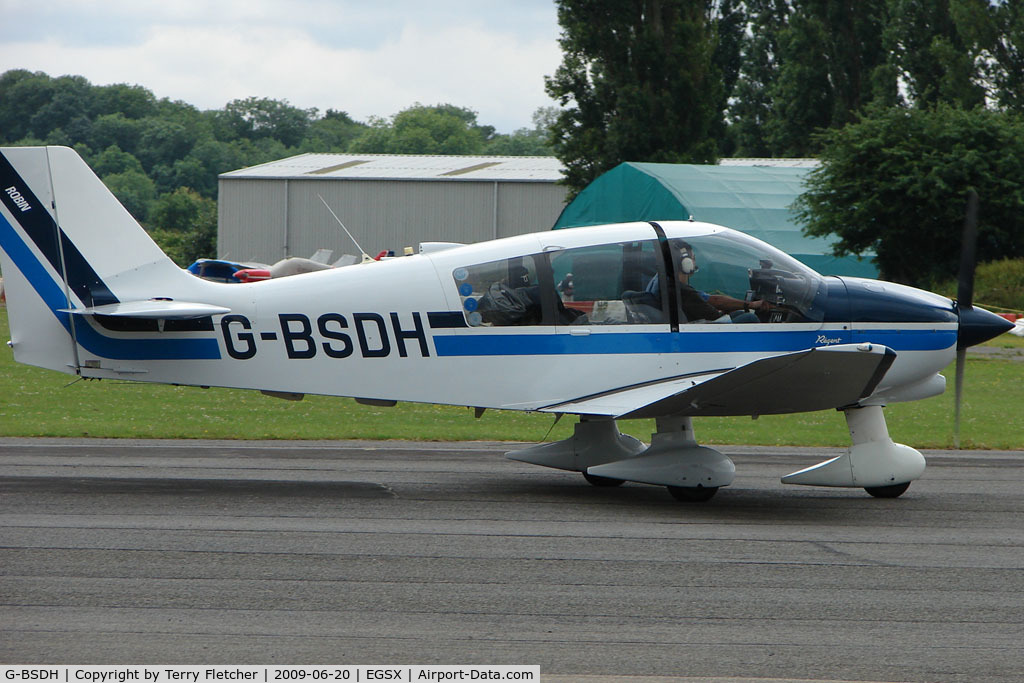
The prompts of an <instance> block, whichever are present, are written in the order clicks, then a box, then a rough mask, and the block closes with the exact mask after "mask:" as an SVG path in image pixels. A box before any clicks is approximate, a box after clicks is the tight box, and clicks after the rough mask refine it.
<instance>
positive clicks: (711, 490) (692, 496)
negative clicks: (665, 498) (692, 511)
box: [666, 486, 718, 503]
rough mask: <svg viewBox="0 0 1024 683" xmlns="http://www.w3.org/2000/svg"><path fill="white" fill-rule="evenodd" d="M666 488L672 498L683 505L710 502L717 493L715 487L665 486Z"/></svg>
mask: <svg viewBox="0 0 1024 683" xmlns="http://www.w3.org/2000/svg"><path fill="white" fill-rule="evenodd" d="M666 488H667V489H668V492H669V493H670V494H671V495H672V497H673V498H675V499H676V500H679V501H682V502H684V503H703V502H705V501H708V500H711V498H712V497H713V496H714V495H715V494H716V493H718V487H717V486H667V487H666Z"/></svg>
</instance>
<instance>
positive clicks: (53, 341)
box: [0, 147, 195, 373]
mask: <svg viewBox="0 0 1024 683" xmlns="http://www.w3.org/2000/svg"><path fill="white" fill-rule="evenodd" d="M0 203H2V206H0V267H2V271H3V275H4V287H5V290H6V294H7V306H8V313H9V322H10V327H11V342H12V347H13V348H14V353H15V359H16V360H17V361H19V362H22V363H28V364H30V365H38V366H40V367H46V368H51V369H54V370H61V371H63V372H72V373H74V372H77V371H78V369H79V367H80V362H79V345H80V344H83V345H84V342H83V341H82V338H81V335H80V334H79V330H76V328H82V331H85V328H89V325H88V324H87V323H86V322H85V321H83V320H82V319H81V316H76V315H71V311H75V312H84V311H89V310H90V309H94V308H96V307H101V306H103V307H110V306H111V305H116V304H120V303H122V302H127V301H134V300H138V299H140V298H144V299H149V298H152V297H156V296H161V294H163V295H165V296H166V295H169V294H170V292H171V291H172V290H174V289H176V288H177V287H179V286H182V285H185V289H186V291H187V290H188V287H187V285H186V283H187V281H188V280H190V279H195V278H192V276H190V275H188V274H187V273H185V272H184V271H182V270H181V269H180V268H178V267H177V266H176V265H175V264H174V262H173V261H171V260H170V259H169V258H168V257H167V256H166V255H165V254H164V253H163V252H162V251H161V250H160V248H159V247H158V246H157V245H156V244H155V243H154V242H153V240H152V239H150V237H149V235H148V234H146V232H145V230H143V229H142V227H141V226H140V225H139V224H138V223H137V222H136V221H135V219H133V218H132V216H131V215H130V214H129V213H128V212H127V211H126V210H125V209H124V207H122V206H121V204H120V203H119V202H118V201H117V199H116V198H115V197H114V196H113V195H112V194H111V193H110V191H109V190H107V188H106V187H105V186H104V185H103V183H102V182H101V181H100V179H99V178H97V177H96V175H95V174H94V173H93V172H92V170H90V169H89V167H88V166H86V164H85V162H84V161H82V159H81V157H79V156H78V154H77V153H75V152H74V150H71V149H68V148H67V147H5V148H0Z"/></svg>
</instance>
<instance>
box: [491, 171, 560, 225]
mask: <svg viewBox="0 0 1024 683" xmlns="http://www.w3.org/2000/svg"><path fill="white" fill-rule="evenodd" d="M566 192H567V190H566V188H565V187H564V186H562V185H556V184H555V183H500V184H499V186H498V216H499V220H498V235H497V236H498V237H512V236H513V235H524V234H526V233H528V232H540V231H542V230H550V229H551V226H553V225H554V224H555V221H556V220H557V219H558V215H559V214H560V213H562V209H563V208H565V193H566Z"/></svg>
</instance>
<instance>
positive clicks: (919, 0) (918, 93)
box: [883, 0, 988, 108]
mask: <svg viewBox="0 0 1024 683" xmlns="http://www.w3.org/2000/svg"><path fill="white" fill-rule="evenodd" d="M987 2H988V0H889V4H888V12H889V18H888V21H887V23H886V25H885V28H884V31H883V40H884V43H885V45H886V48H887V50H888V52H889V54H890V55H891V57H890V59H891V62H892V64H893V65H894V67H895V68H896V69H897V70H898V71H899V73H900V76H901V79H902V81H903V83H904V84H905V86H906V89H907V91H908V93H909V95H910V99H911V103H912V104H913V105H914V106H917V107H922V108H927V107H931V106H934V105H935V104H937V103H939V102H947V103H951V104H954V105H956V106H960V107H965V108H970V107H975V106H980V105H983V104H984V101H985V88H984V86H983V85H982V84H981V80H982V78H981V63H980V54H979V50H980V46H979V45H978V44H977V43H976V42H975V41H972V40H971V38H972V26H971V24H972V20H973V19H974V18H976V17H977V16H979V13H981V14H983V13H984V11H985V6H986V3H987Z"/></svg>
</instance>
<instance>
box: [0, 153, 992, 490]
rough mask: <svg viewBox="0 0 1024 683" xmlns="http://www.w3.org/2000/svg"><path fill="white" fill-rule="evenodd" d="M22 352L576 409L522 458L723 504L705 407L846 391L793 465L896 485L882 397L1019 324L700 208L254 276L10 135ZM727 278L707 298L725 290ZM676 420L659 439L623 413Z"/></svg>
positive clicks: (874, 485)
mask: <svg viewBox="0 0 1024 683" xmlns="http://www.w3.org/2000/svg"><path fill="white" fill-rule="evenodd" d="M0 199H2V208H0V216H2V220H0V257H2V260H0V265H2V268H3V276H4V285H5V288H6V291H7V299H8V310H9V319H10V327H11V341H10V342H9V345H10V346H11V348H12V349H13V350H14V356H15V359H16V360H17V361H19V362H22V363H28V364H30V365H36V366H39V367H43V368H49V369H52V370H57V371H60V372H65V373H69V374H73V375H79V376H81V377H85V378H99V379H122V380H136V381H142V382H162V383H171V384H181V385H196V386H221V387H234V388H240V389H258V390H262V391H264V392H265V393H268V394H271V395H274V396H279V397H284V398H299V397H301V396H302V395H305V394H307V393H309V394H326V395H335V396H350V397H355V398H357V399H358V400H361V401H364V402H370V403H374V404H385V405H386V404H391V403H393V402H396V401H415V402H426V403H441V404H451V405H461V406H470V407H474V408H476V409H477V411H478V413H479V412H480V411H482V410H484V409H503V410H524V411H539V412H545V413H550V414H554V415H559V414H574V415H579V416H580V420H579V422H578V423H577V424H576V425H575V432H574V435H573V436H572V437H570V438H568V439H565V440H563V441H558V442H555V443H547V444H542V445H538V446H533V447H529V448H525V449H524V450H519V451H515V452H512V453H510V454H509V457H511V458H514V459H516V460H521V461H525V462H530V463H536V464H539V465H546V466H549V467H555V468H560V469H564V470H571V471H576V472H581V473H583V475H584V476H585V477H586V478H587V480H588V481H590V482H591V483H593V484H595V485H615V484H619V483H622V482H623V481H634V482H643V483H648V484H655V485H663V486H667V487H668V489H669V491H670V492H671V493H672V495H673V496H674V497H676V498H678V499H680V500H691V501H699V500H707V499H708V498H710V497H711V496H712V495H713V494H714V493H715V492H716V491H717V490H718V489H719V488H720V487H722V486H727V485H729V484H730V483H731V482H732V480H733V476H734V473H735V466H734V465H733V462H732V461H731V460H730V459H729V458H728V457H727V456H725V455H723V454H722V453H720V452H718V451H716V450H714V449H711V448H708V447H705V446H700V445H698V444H697V442H696V440H695V438H694V432H693V427H692V418H694V417H700V416H722V415H750V416H753V417H757V416H759V415H767V414H777V413H794V412H804V411H814V410H825V409H831V410H835V409H838V410H841V411H843V413H844V414H845V415H846V419H847V422H848V425H849V429H850V435H851V437H852V442H853V443H852V446H851V447H850V448H849V449H848V450H847V451H846V452H845V453H844V454H843V455H841V456H839V457H836V458H832V459H830V460H827V461H825V462H822V463H820V464H818V465H815V466H813V467H809V468H806V469H803V470H801V471H799V472H794V473H793V474H790V475H787V476H785V477H783V479H782V481H783V482H785V483H789V484H811V485H819V486H845V487H857V488H864V489H866V490H867V491H868V492H869V493H871V494H872V495H875V496H880V497H894V496H898V495H900V494H901V493H903V491H905V490H906V488H907V486H908V485H909V483H910V482H911V481H912V480H914V479H917V478H918V477H920V476H921V474H922V473H923V472H924V469H925V461H924V458H923V457H922V456H921V454H920V453H919V452H918V451H916V450H914V449H913V448H910V447H908V446H904V445H901V444H897V443H894V442H893V441H892V439H891V438H890V437H889V433H888V429H887V427H886V423H885V418H884V416H883V412H882V409H883V406H885V405H886V404H888V403H892V402H897V401H911V400H917V399H922V398H926V397H929V396H934V395H936V394H939V393H941V392H942V391H943V390H944V388H945V379H944V378H943V377H942V376H941V375H940V374H938V373H939V371H940V370H941V369H943V368H945V367H946V366H947V365H949V363H950V362H951V361H952V360H953V358H954V357H955V356H956V355H957V350H958V348H959V349H963V348H965V347H966V346H969V345H971V344H975V343H979V342H981V341H983V340H985V339H988V338H991V337H993V336H995V335H997V334H999V333H1001V332H1003V331H1005V330H1006V329H1008V328H1009V327H1011V325H1010V324H1009V323H1008V322H1006V321H1005V320H1003V319H1002V318H1000V317H998V316H996V315H994V314H992V313H989V312H988V311H985V310H983V309H980V308H975V307H973V306H971V305H970V303H969V296H968V297H967V298H968V301H961V302H960V303H959V305H958V304H957V303H954V302H953V301H951V300H950V299H947V298H944V297H941V296H937V295H935V294H931V293H928V292H925V291H921V290H917V289H912V288H910V287H905V286H900V285H896V284H892V283H887V282H880V281H874V280H865V279H858V278H846V277H843V278H839V277H822V276H820V275H818V274H817V273H815V272H814V271H812V270H810V269H809V268H807V267H806V266H804V265H802V264H800V263H799V262H797V261H796V260H794V259H793V258H791V257H789V256H787V255H786V254H784V253H782V252H780V251H778V250H777V249H775V248H773V247H771V246H769V245H767V244H765V243H763V242H760V241H758V240H756V239H753V238H751V237H749V236H746V235H744V234H742V233H739V232H736V231H733V230H730V229H728V228H723V227H719V226H715V225H710V224H706V223H700V222H694V221H651V222H637V223H626V224H619V225H608V226H601V227H592V228H578V229H573V230H560V231H554V232H551V231H548V232H542V233H537V234H530V235H523V236H519V237H512V238H507V239H501V240H495V241H492V242H484V243H480V244H473V245H465V246H453V245H448V244H445V245H435V246H434V247H433V248H432V249H423V250H421V252H422V253H419V254H416V255H413V256H408V257H401V258H396V259H391V260H384V261H379V262H370V263H365V264H361V265H357V266H351V267H348V268H339V269H332V270H324V271H321V272H313V273H308V274H303V275H301V276H296V277H290V278H283V279H270V280H266V281H263V282H255V283H251V284H247V285H245V286H237V285H228V284H221V283H217V282H210V281H207V280H203V279H200V278H197V277H194V276H192V275H190V274H188V273H187V272H185V271H184V270H182V269H181V268H179V267H178V266H176V265H175V264H174V263H173V262H172V261H171V260H170V259H169V258H168V257H167V256H166V255H165V254H164V253H163V252H162V251H161V250H160V249H159V247H157V245H156V244H155V243H154V242H153V241H152V240H151V239H150V238H149V236H148V235H147V234H146V232H145V231H144V230H143V229H142V228H141V227H140V226H139V225H138V224H137V223H136V222H135V221H134V220H133V219H132V218H131V216H130V215H129V214H128V212H127V211H125V209H124V208H123V207H122V206H121V205H120V204H119V203H118V202H117V200H116V199H115V198H114V197H113V195H111V194H110V192H109V191H108V190H107V189H106V188H105V187H104V185H103V184H102V183H101V182H100V180H99V179H98V178H97V177H96V175H95V174H94V173H93V172H92V171H91V170H90V169H89V168H88V167H87V166H86V164H85V163H84V162H83V161H82V159H81V158H80V157H79V156H78V155H77V154H76V153H75V152H74V151H72V150H70V149H67V148H63V147H23V148H16V147H15V148H4V149H2V150H0ZM709 292H710V294H709ZM632 418H655V420H656V432H655V433H654V434H653V435H652V438H651V443H650V444H649V445H648V444H646V443H643V442H641V441H639V440H637V439H634V438H632V437H630V436H626V435H623V434H622V433H620V432H619V429H618V426H617V422H616V421H617V420H623V419H632Z"/></svg>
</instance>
